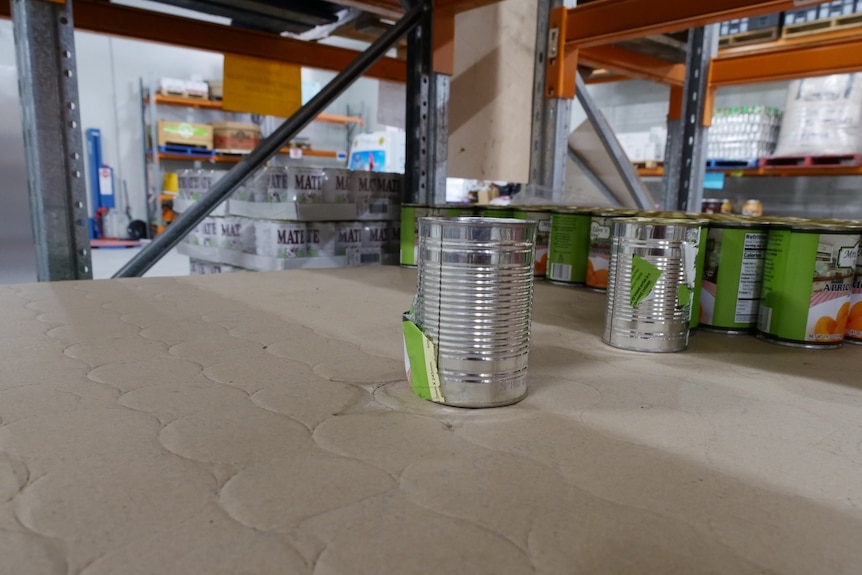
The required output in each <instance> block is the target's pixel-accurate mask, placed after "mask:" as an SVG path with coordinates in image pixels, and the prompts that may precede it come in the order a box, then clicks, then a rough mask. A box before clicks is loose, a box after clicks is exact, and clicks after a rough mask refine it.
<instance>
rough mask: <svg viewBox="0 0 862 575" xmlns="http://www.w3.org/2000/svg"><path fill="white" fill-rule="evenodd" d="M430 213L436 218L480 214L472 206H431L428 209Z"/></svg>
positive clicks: (465, 216)
mask: <svg viewBox="0 0 862 575" xmlns="http://www.w3.org/2000/svg"><path fill="white" fill-rule="evenodd" d="M428 215H429V216H431V217H436V218H471V217H473V216H476V215H478V212H477V211H476V210H475V209H474V208H471V207H470V206H460V207H436V208H435V207H431V208H429V209H428Z"/></svg>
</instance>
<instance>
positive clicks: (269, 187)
mask: <svg viewBox="0 0 862 575" xmlns="http://www.w3.org/2000/svg"><path fill="white" fill-rule="evenodd" d="M225 174H227V172H226V171H224V170H211V169H200V168H198V169H189V170H182V171H180V172H179V173H178V174H177V178H178V183H179V188H178V192H177V197H178V198H180V199H187V200H199V199H200V198H201V196H203V195H205V194H206V193H208V192H209V190H210V189H211V188H212V186H213V185H214V184H215V183H216V182H218V181H219V180H220V179H221V178H223V177H224V175H225ZM403 185H404V177H403V176H402V175H401V174H390V173H380V172H360V171H352V170H345V169H339V168H311V167H303V166H289V167H285V166H270V167H266V168H263V169H261V170H258V172H256V173H255V174H254V175H253V176H251V177H250V178H248V179H247V180H246V181H245V182H243V183H242V184H241V185H240V187H239V188H237V190H236V191H235V192H234V194H233V196H232V199H234V200H238V201H243V202H255V203H297V204H327V205H354V206H355V207H356V217H357V219H361V220H383V219H389V218H390V216H391V215H397V211H398V206H399V204H400V203H401V200H400V198H401V194H402V188H403Z"/></svg>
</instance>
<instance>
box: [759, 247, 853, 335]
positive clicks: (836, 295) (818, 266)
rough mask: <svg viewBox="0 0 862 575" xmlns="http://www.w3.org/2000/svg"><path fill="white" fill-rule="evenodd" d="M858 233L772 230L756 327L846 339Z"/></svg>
mask: <svg viewBox="0 0 862 575" xmlns="http://www.w3.org/2000/svg"><path fill="white" fill-rule="evenodd" d="M858 253H859V235H858V234H820V233H815V232H807V231H800V232H797V231H792V230H772V231H771V232H770V234H769V241H768V243H767V247H766V260H765V262H764V265H763V291H762V299H761V302H760V311H759V314H758V322H757V329H758V330H759V331H761V332H763V333H764V334H766V335H769V336H773V337H776V338H779V339H783V340H787V341H797V342H809V343H822V344H834V343H839V342H841V341H842V340H843V339H844V332H845V329H846V327H847V324H848V322H849V318H850V295H851V291H852V289H853V278H854V276H855V272H856V270H855V264H854V265H853V266H852V267H850V266H848V265H842V264H848V263H849V262H851V261H854V262H855V258H854V257H853V256H854V255H855V256H857V257H858Z"/></svg>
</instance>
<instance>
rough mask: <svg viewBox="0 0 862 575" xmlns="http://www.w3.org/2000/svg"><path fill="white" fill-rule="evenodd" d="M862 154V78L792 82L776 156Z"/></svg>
mask: <svg viewBox="0 0 862 575" xmlns="http://www.w3.org/2000/svg"><path fill="white" fill-rule="evenodd" d="M846 154H862V74H837V75H832V76H822V77H818V78H806V79H804V80H795V81H793V82H791V84H790V88H789V90H788V94H787V106H786V107H785V111H784V121H783V122H782V124H781V135H780V137H779V140H778V147H777V148H776V150H775V155H776V156H831V155H846Z"/></svg>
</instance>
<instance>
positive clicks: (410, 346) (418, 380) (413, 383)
mask: <svg viewBox="0 0 862 575" xmlns="http://www.w3.org/2000/svg"><path fill="white" fill-rule="evenodd" d="M401 327H402V329H403V331H404V367H405V368H406V370H407V381H409V382H410V387H411V388H412V389H413V393H415V394H416V395H418V396H419V397H421V398H422V399H427V400H429V401H433V402H436V403H443V402H444V401H445V398H444V397H443V390H442V388H441V387H440V372H439V371H438V369H437V346H435V345H434V342H432V341H431V340H430V339H428V337H426V336H425V334H424V333H422V330H421V329H419V326H417V325H416V324H415V323H413V322H412V321H411V320H410V316H409V315H408V314H404V316H403V320H402V322H401Z"/></svg>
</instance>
